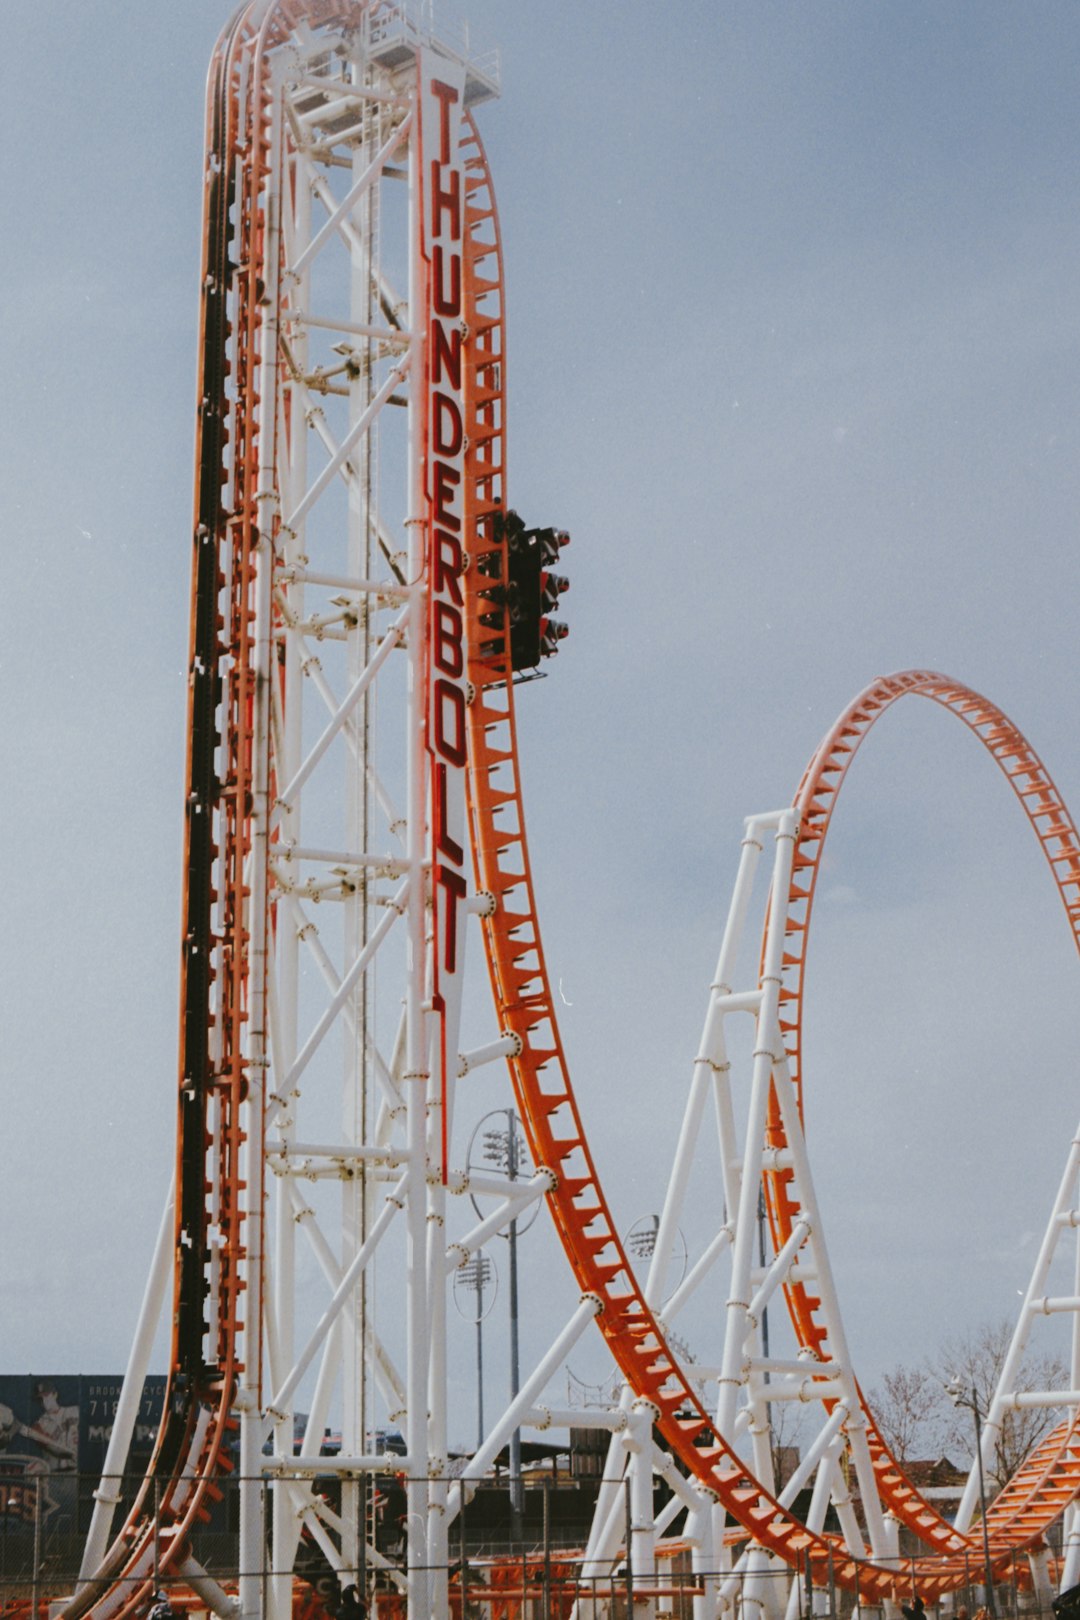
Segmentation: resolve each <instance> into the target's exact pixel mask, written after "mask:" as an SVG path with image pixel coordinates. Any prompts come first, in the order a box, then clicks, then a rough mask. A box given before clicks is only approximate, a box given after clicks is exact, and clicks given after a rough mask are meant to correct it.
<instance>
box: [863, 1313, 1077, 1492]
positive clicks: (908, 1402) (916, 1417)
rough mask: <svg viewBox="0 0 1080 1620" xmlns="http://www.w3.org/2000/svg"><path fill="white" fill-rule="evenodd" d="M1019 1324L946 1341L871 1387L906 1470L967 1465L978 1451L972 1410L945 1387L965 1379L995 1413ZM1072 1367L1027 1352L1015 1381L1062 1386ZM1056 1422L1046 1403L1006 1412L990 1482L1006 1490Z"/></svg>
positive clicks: (987, 1325)
mask: <svg viewBox="0 0 1080 1620" xmlns="http://www.w3.org/2000/svg"><path fill="white" fill-rule="evenodd" d="M1012 1335H1013V1324H1012V1323H1011V1322H1010V1321H1009V1320H1008V1319H1007V1318H1003V1319H1002V1320H1001V1321H998V1322H984V1323H983V1324H982V1325H981V1326H980V1327H978V1328H974V1329H972V1330H970V1331H969V1332H967V1333H964V1334H961V1335H958V1336H957V1337H955V1338H952V1339H947V1340H946V1341H945V1342H944V1344H942V1346H941V1348H940V1350H939V1351H938V1353H937V1355H936V1356H933V1357H931V1358H930V1359H929V1360H928V1361H926V1362H924V1363H923V1364H922V1365H921V1366H915V1367H904V1366H900V1367H894V1368H893V1369H892V1371H891V1372H887V1373H885V1374H884V1376H883V1377H882V1380H881V1383H880V1385H879V1386H878V1387H877V1388H875V1389H873V1390H871V1392H870V1406H871V1409H872V1410H873V1413H874V1416H875V1418H876V1419H877V1424H878V1428H879V1429H880V1430H881V1434H882V1438H883V1439H884V1441H885V1444H886V1445H887V1446H888V1448H889V1450H890V1451H891V1452H892V1454H893V1456H894V1457H895V1458H896V1460H897V1462H898V1463H899V1464H900V1465H901V1467H903V1465H904V1464H905V1463H906V1462H911V1461H914V1460H915V1459H925V1458H936V1457H940V1456H943V1455H946V1454H947V1455H948V1456H950V1457H951V1459H952V1461H953V1462H955V1463H958V1464H963V1463H966V1462H967V1460H968V1459H969V1458H973V1457H974V1454H975V1434H974V1426H973V1422H972V1416H971V1413H970V1411H969V1410H968V1409H967V1408H966V1407H963V1406H960V1407H958V1406H954V1405H953V1403H952V1401H951V1400H950V1398H949V1396H948V1394H947V1393H946V1390H945V1385H946V1384H947V1383H950V1382H951V1381H952V1380H953V1379H959V1381H960V1383H961V1385H962V1386H963V1387H964V1389H965V1391H971V1390H974V1392H975V1398H976V1400H977V1401H978V1403H979V1409H980V1411H981V1412H983V1413H986V1412H988V1411H989V1410H990V1403H991V1401H992V1400H993V1398H994V1394H995V1391H996V1390H997V1387H998V1383H999V1382H1000V1379H1001V1370H1002V1368H1003V1367H1004V1365H1005V1357H1006V1356H1007V1354H1008V1351H1009V1345H1010V1343H1011V1342H1012ZM1066 1383H1067V1369H1066V1365H1065V1362H1064V1360H1063V1359H1062V1357H1061V1356H1059V1355H1056V1354H1054V1353H1053V1352H1046V1351H1044V1352H1040V1353H1035V1354H1031V1355H1028V1356H1026V1357H1025V1358H1024V1360H1023V1361H1022V1362H1021V1364H1020V1369H1019V1372H1018V1374H1017V1378H1016V1388H1017V1389H1018V1390H1033V1389H1064V1388H1065V1387H1066ZM1057 1421H1058V1414H1057V1413H1056V1412H1055V1411H1054V1410H1053V1408H1048V1407H1045V1406H1043V1407H1023V1408H1021V1409H1020V1410H1019V1411H1008V1412H1006V1414H1005V1416H1004V1418H1003V1420H1002V1424H1001V1428H1000V1429H999V1431H998V1433H997V1435H996V1436H995V1441H994V1454H993V1457H992V1458H991V1459H990V1460H989V1465H988V1468H987V1484H988V1485H991V1486H992V1487H993V1489H994V1490H995V1491H996V1490H1000V1489H1001V1487H1002V1486H1003V1485H1004V1484H1005V1482H1006V1480H1008V1479H1010V1478H1011V1476H1012V1475H1013V1474H1014V1473H1015V1472H1016V1470H1017V1468H1019V1466H1020V1464H1021V1463H1022V1462H1023V1460H1024V1458H1025V1457H1026V1456H1027V1454H1028V1452H1029V1451H1031V1449H1032V1448H1033V1447H1034V1446H1035V1445H1037V1444H1038V1442H1039V1440H1040V1439H1041V1438H1042V1436H1043V1435H1044V1434H1045V1433H1046V1431H1047V1430H1048V1429H1049V1428H1050V1427H1051V1426H1052V1425H1053V1424H1054V1423H1056V1422H1057Z"/></svg>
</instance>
